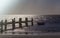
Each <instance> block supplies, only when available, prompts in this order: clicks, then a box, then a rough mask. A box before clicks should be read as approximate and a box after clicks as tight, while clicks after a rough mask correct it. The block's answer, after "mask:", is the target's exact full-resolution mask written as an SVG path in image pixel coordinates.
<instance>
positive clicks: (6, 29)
mask: <svg viewBox="0 0 60 38" xmlns="http://www.w3.org/2000/svg"><path fill="white" fill-rule="evenodd" d="M5 31H7V20H5Z"/></svg>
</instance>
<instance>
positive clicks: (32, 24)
mask: <svg viewBox="0 0 60 38" xmlns="http://www.w3.org/2000/svg"><path fill="white" fill-rule="evenodd" d="M31 25H32V26H33V18H31Z"/></svg>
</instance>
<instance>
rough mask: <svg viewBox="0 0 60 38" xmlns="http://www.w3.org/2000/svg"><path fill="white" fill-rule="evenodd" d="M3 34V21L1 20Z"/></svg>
mask: <svg viewBox="0 0 60 38" xmlns="http://www.w3.org/2000/svg"><path fill="white" fill-rule="evenodd" d="M1 33H3V20H1Z"/></svg>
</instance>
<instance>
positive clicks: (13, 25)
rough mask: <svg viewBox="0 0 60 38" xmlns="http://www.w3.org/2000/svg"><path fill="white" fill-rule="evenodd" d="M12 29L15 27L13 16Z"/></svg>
mask: <svg viewBox="0 0 60 38" xmlns="http://www.w3.org/2000/svg"><path fill="white" fill-rule="evenodd" d="M14 29H15V18H14V19H12V30H14Z"/></svg>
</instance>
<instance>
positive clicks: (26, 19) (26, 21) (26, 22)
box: [25, 18, 28, 27]
mask: <svg viewBox="0 0 60 38" xmlns="http://www.w3.org/2000/svg"><path fill="white" fill-rule="evenodd" d="M25 24H26V27H28V18H25Z"/></svg>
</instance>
